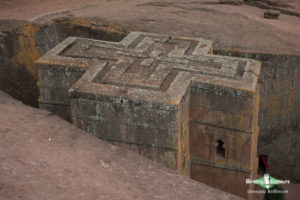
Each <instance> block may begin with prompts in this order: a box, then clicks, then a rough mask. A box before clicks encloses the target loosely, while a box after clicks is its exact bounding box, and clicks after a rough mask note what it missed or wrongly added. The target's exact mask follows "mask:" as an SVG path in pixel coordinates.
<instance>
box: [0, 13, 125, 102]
mask: <svg viewBox="0 0 300 200" xmlns="http://www.w3.org/2000/svg"><path fill="white" fill-rule="evenodd" d="M125 35H127V31H126V30H125V29H122V28H119V27H116V26H112V25H107V24H103V23H100V22H99V21H97V20H91V19H84V18H57V19H54V20H50V21H49V22H45V23H42V24H36V23H33V22H27V21H20V20H0V61H1V63H0V72H1V73H0V89H2V90H3V91H5V92H7V93H8V94H10V95H11V96H13V97H14V98H16V99H18V100H20V101H22V102H23V103H24V104H27V105H31V106H34V107H38V97H39V91H38V87H37V71H36V68H35V66H34V63H35V61H36V60H37V59H38V58H40V57H41V56H42V55H43V54H45V53H46V52H47V51H49V50H50V49H51V48H53V47H55V46H56V45H57V44H58V43H60V42H61V41H63V40H64V39H65V38H67V37H69V36H78V37H89V38H93V39H102V40H109V41H119V40H121V39H122V38H123V37H124V36H125Z"/></svg>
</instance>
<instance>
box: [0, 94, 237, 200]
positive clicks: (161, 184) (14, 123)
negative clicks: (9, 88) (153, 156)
mask: <svg viewBox="0 0 300 200" xmlns="http://www.w3.org/2000/svg"><path fill="white" fill-rule="evenodd" d="M0 113H1V114H0V138H1V139H0V200H21V199H24V200H27V199H28V200H29V199H30V200H40V199H44V200H63V199H67V200H70V199H74V200H75V199H84V200H92V199H95V200H96V199H97V200H98V199H110V200H112V199H130V200H132V199H143V200H147V199H149V200H154V199H180V200H182V199H195V200H198V199H203V200H207V199H239V198H237V197H235V196H233V195H231V194H228V193H225V192H221V191H219V190H217V189H214V188H211V187H209V186H207V185H205V184H202V183H199V182H196V181H193V180H190V179H188V178H187V177H185V176H183V175H180V174H178V173H177V172H175V171H172V170H169V169H166V168H164V167H162V166H161V165H159V164H156V163H154V162H152V161H150V160H147V159H145V158H144V157H141V156H139V155H136V154H134V153H131V152H128V151H124V150H122V149H120V148H119V147H116V146H113V145H111V144H108V143H106V142H103V141H101V140H99V139H97V138H96V137H94V136H92V135H89V134H88V133H86V132H84V131H82V130H80V129H78V128H76V127H74V126H72V125H71V124H69V123H68V122H66V121H64V120H62V119H60V118H59V117H57V116H54V115H52V114H51V113H49V112H47V111H43V110H39V109H35V108H31V107H29V106H25V105H23V104H22V103H20V102H18V101H17V100H14V99H12V98H11V97H9V96H8V95H7V94H5V93H3V92H2V91H0Z"/></svg>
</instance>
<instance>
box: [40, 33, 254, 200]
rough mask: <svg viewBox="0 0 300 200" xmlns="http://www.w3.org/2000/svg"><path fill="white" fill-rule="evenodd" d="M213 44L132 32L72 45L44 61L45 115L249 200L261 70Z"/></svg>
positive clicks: (65, 44) (70, 40) (70, 41)
mask: <svg viewBox="0 0 300 200" xmlns="http://www.w3.org/2000/svg"><path fill="white" fill-rule="evenodd" d="M211 52H212V42H211V41H208V40H204V39H197V38H185V37H174V36H167V35H157V34H150V33H141V32H132V33H130V34H129V35H128V36H126V37H125V38H124V39H123V40H121V41H120V42H107V41H100V40H90V39H84V38H75V37H70V38H68V39H66V40H65V41H63V42H62V43H60V44H59V45H57V46H56V47H55V48H53V49H52V50H50V51H49V52H48V53H47V54H46V55H44V56H43V57H41V58H40V59H39V60H38V61H37V63H36V66H37V69H38V73H39V83H38V85H39V88H40V99H39V104H40V107H41V108H44V109H47V110H50V111H52V112H54V113H56V114H58V115H59V116H61V117H62V118H64V119H66V120H69V121H71V122H72V123H73V124H74V125H76V126H77V127H80V128H82V129H83V130H85V131H87V132H89V133H92V134H94V135H96V136H97V137H99V138H101V139H103V140H106V141H109V142H111V143H114V144H117V145H120V146H122V147H124V148H126V149H130V150H133V151H135V152H137V153H139V154H141V155H144V156H146V157H147V158H149V159H152V160H155V161H157V162H160V163H162V164H164V165H165V166H167V167H169V168H173V169H177V170H179V171H180V172H181V173H185V174H187V175H188V176H190V177H191V178H193V179H195V180H198V181H201V182H204V183H207V184H208V185H212V186H213V187H217V188H220V189H222V190H225V191H228V192H231V193H234V194H236V195H238V196H241V197H249V196H248V195H247V190H248V189H249V188H250V187H252V186H250V185H247V184H246V183H245V179H247V178H251V179H254V178H255V176H256V171H257V138H258V132H259V128H258V109H259V98H260V97H259V84H258V76H259V74H260V63H259V62H257V61H255V60H250V59H241V58H232V57H225V56H216V55H212V54H211Z"/></svg>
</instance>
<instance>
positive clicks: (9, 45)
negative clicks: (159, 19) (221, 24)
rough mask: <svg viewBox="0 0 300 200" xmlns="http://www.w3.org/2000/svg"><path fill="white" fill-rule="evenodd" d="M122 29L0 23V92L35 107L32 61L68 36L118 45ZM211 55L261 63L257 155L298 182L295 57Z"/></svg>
mask: <svg viewBox="0 0 300 200" xmlns="http://www.w3.org/2000/svg"><path fill="white" fill-rule="evenodd" d="M128 33H129V30H126V29H125V28H122V27H119V26H114V25H109V24H103V23H102V22H101V21H99V20H97V19H87V18H71V17H70V18H66V17H65V18H56V19H52V20H49V21H46V22H37V23H34V22H28V21H20V20H0V65H1V66H0V76H1V77H0V89H1V90H3V91H5V92H6V93H8V94H10V95H11V96H13V97H14V98H16V99H18V100H20V101H22V102H23V103H24V104H27V105H30V106H33V107H38V98H39V90H38V85H37V83H38V81H37V71H36V68H35V65H34V63H35V61H36V60H37V59H38V58H40V57H41V56H42V55H44V54H45V53H46V52H47V51H48V50H50V49H52V48H53V47H55V46H56V45H57V44H58V43H60V42H61V41H63V40H64V39H66V38H67V37H69V36H77V37H85V38H91V39H98V40H106V41H120V40H121V39H122V38H123V37H125V36H126V35H127V34H128ZM214 53H215V54H219V55H228V56H237V57H246V58H252V59H257V60H259V61H261V62H262V71H261V77H260V83H261V91H260V93H261V102H260V109H259V110H260V112H259V127H260V133H259V141H258V153H259V154H260V153H262V154H267V155H268V156H269V164H270V166H271V169H270V172H271V173H272V174H273V175H274V176H277V177H281V178H289V179H291V180H293V181H297V182H299V181H300V164H299V163H298V162H297V160H299V157H300V151H299V147H297V146H299V143H300V138H299V131H300V127H299V124H300V92H299V90H300V67H299V66H300V55H279V54H268V53H249V52H243V51H241V50H230V51H225V50H221V49H214Z"/></svg>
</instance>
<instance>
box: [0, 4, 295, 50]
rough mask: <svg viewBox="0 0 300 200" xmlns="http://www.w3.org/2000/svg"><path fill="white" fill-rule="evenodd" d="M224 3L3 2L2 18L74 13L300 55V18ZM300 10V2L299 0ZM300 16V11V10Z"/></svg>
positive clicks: (225, 45)
mask: <svg viewBox="0 0 300 200" xmlns="http://www.w3.org/2000/svg"><path fill="white" fill-rule="evenodd" d="M217 1H218V0H152V1H151V0H143V1H141V0H88V1H81V0H68V1H67V0H63V1H62V0H27V1H22V0H1V1H0V5H1V6H0V18H17V19H32V18H34V17H36V16H39V15H41V14H43V13H44V14H45V13H47V12H51V11H55V10H60V9H69V10H70V13H71V14H72V15H74V16H84V17H97V18H100V19H102V20H103V21H106V22H112V23H116V24H120V25H122V26H126V27H128V28H129V29H130V30H135V31H148V32H157V33H164V34H171V35H183V36H191V37H203V38H206V39H211V40H213V41H214V42H215V47H216V48H218V49H220V48H221V49H236V50H248V51H255V52H270V53H285V54H300V18H299V17H295V16H289V15H285V14H281V15H280V18H279V19H278V20H270V19H264V18H263V11H264V10H262V9H259V8H257V7H252V6H248V5H242V6H235V5H221V4H215V2H217ZM293 5H294V9H298V8H300V1H294V3H293ZM299 12H300V11H299Z"/></svg>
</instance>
